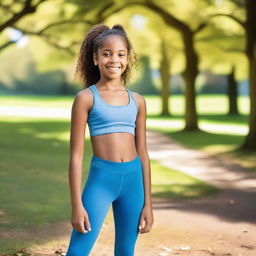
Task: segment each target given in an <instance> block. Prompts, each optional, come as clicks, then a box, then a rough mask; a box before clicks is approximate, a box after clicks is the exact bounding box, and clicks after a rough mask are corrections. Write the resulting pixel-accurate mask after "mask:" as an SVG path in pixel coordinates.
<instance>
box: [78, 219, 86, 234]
mask: <svg viewBox="0 0 256 256" xmlns="http://www.w3.org/2000/svg"><path fill="white" fill-rule="evenodd" d="M79 230H80V232H81V233H87V232H88V230H86V229H85V226H84V221H83V220H82V221H81V222H80V223H79Z"/></svg>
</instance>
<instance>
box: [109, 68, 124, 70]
mask: <svg viewBox="0 0 256 256" xmlns="http://www.w3.org/2000/svg"><path fill="white" fill-rule="evenodd" d="M107 69H110V70H120V69H121V67H107Z"/></svg>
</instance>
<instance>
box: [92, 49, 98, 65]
mask: <svg viewBox="0 0 256 256" xmlns="http://www.w3.org/2000/svg"><path fill="white" fill-rule="evenodd" d="M93 63H94V65H95V66H97V65H98V56H97V55H96V54H95V52H94V53H93Z"/></svg>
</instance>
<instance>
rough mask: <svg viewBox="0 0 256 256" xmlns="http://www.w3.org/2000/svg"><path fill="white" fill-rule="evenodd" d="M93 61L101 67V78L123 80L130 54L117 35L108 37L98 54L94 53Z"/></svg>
mask: <svg viewBox="0 0 256 256" xmlns="http://www.w3.org/2000/svg"><path fill="white" fill-rule="evenodd" d="M93 61H94V64H97V65H98V67H99V70H100V75H101V78H102V77H104V78H105V79H108V80H112V79H118V78H121V75H122V73H123V72H124V71H125V70H126V67H127V64H128V52H127V48H126V46H125V43H124V41H123V40H122V38H121V37H120V36H117V35H111V36H109V37H107V39H106V40H105V41H104V43H103V45H102V47H100V48H99V49H98V53H97V54H95V53H93Z"/></svg>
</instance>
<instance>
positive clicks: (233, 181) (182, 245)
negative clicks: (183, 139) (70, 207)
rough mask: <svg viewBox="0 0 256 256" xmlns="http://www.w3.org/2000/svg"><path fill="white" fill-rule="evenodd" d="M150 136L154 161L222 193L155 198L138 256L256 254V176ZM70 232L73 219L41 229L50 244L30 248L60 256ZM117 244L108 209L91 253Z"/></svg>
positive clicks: (100, 255)
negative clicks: (148, 229) (190, 197)
mask: <svg viewBox="0 0 256 256" xmlns="http://www.w3.org/2000/svg"><path fill="white" fill-rule="evenodd" d="M147 138H148V139H147V143H148V151H149V155H150V158H151V159H156V160H159V161H160V163H161V164H163V165H166V166H169V167H173V168H175V169H177V170H180V171H183V172H186V173H188V174H190V175H192V176H194V177H197V178H199V179H201V180H204V181H206V182H208V183H211V184H214V185H216V186H218V187H220V188H222V191H221V192H220V193H219V194H218V195H217V196H214V197H206V198H200V199H196V200H186V201H184V200H182V201H177V200H163V199H157V198H154V199H153V208H154V218H155V222H154V226H153V229H152V231H151V232H150V233H147V234H142V235H139V238H138V241H137V244H136V253H135V256H153V255H154V256H157V255H159V256H167V255H193V256H210V255H211V256H256V178H255V175H254V174H250V173H248V172H247V171H245V170H242V169H241V168H239V167H238V166H235V165H233V164H231V163H226V162H224V161H223V160H219V159H218V158H216V157H213V156H210V155H207V154H206V153H204V152H201V151H198V150H190V149H186V148H184V147H182V146H181V145H179V144H178V143H176V142H174V141H173V140H170V139H169V138H168V137H167V136H164V135H162V134H160V133H158V132H148V133H147ZM70 230H71V225H70V224H69V223H59V224H58V225H56V226H54V227H49V228H45V229H44V230H41V231H38V234H40V236H41V237H42V238H45V239H46V240H47V242H45V243H44V244H42V243H41V244H40V246H35V247H33V248H30V250H31V251H32V252H33V254H34V255H56V254H54V252H55V251H56V250H57V249H59V250H60V251H59V252H61V251H63V252H65V251H66V248H67V244H68V239H69V234H70ZM30 235H31V233H30ZM32 235H33V234H32ZM113 243H114V225H113V214H112V211H111V210H110V211H109V213H108V216H107V218H106V220H105V222H104V226H103V229H102V231H101V233H100V235H99V237H98V240H97V241H96V243H95V246H94V248H93V250H92V252H91V256H112V255H113ZM63 255H65V253H63Z"/></svg>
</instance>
